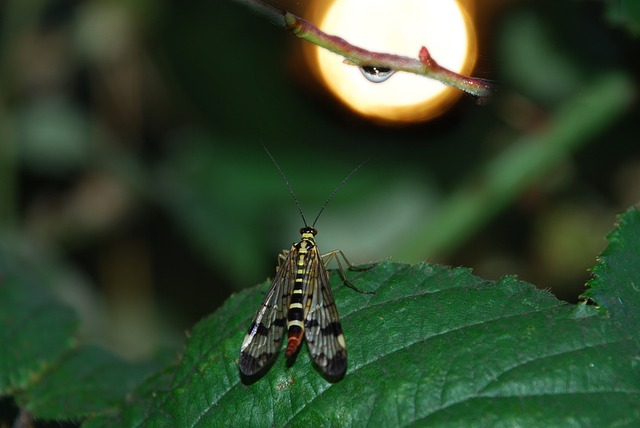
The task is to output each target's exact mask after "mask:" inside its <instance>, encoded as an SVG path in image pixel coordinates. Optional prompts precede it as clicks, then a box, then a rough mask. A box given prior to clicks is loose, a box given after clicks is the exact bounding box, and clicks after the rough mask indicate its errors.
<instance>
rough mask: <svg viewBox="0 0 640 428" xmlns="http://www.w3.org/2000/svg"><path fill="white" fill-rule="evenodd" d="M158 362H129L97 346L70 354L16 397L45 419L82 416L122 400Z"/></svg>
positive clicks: (106, 408) (30, 410)
mask: <svg viewBox="0 0 640 428" xmlns="http://www.w3.org/2000/svg"><path fill="white" fill-rule="evenodd" d="M157 369H158V365H156V364H153V363H149V364H129V363H127V362H125V361H123V360H122V359H121V358H119V357H117V356H115V355H113V354H111V353H110V352H108V351H106V350H104V349H102V348H97V347H88V346H87V347H81V348H79V349H77V350H75V351H73V352H72V353H70V354H68V355H66V356H65V357H64V358H62V360H61V361H59V362H58V363H57V364H56V366H55V367H53V368H52V369H51V370H49V371H47V372H46V373H44V374H43V375H42V377H40V378H39V379H37V381H36V382H34V384H33V385H31V386H30V387H29V388H27V389H26V390H25V391H23V392H20V393H19V394H17V399H16V401H17V402H18V404H19V405H21V406H24V408H25V409H27V410H28V411H29V412H31V413H32V414H34V415H37V416H38V417H39V418H45V419H79V418H82V417H86V416H89V415H92V414H96V413H102V412H105V411H106V410H109V409H110V408H112V407H115V406H116V405H117V404H120V403H121V402H122V401H123V399H124V397H125V396H126V394H127V393H128V392H129V391H130V390H131V389H133V388H134V387H135V386H136V385H137V384H138V383H140V382H141V381H142V380H143V379H144V377H146V376H147V374H148V373H150V372H151V371H152V370H157Z"/></svg>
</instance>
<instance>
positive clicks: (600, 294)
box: [584, 208, 640, 339]
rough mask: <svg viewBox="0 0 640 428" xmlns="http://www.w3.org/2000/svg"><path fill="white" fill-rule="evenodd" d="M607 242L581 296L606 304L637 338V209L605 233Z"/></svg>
mask: <svg viewBox="0 0 640 428" xmlns="http://www.w3.org/2000/svg"><path fill="white" fill-rule="evenodd" d="M607 239H608V241H609V246H608V247H607V248H606V249H605V250H604V251H603V252H602V254H601V255H600V257H599V263H598V265H597V266H596V267H595V268H594V269H593V275H594V278H593V279H592V280H591V281H589V283H588V286H589V289H588V290H587V291H586V292H585V293H584V297H588V298H591V299H593V301H595V302H596V303H597V304H598V305H600V306H602V307H604V308H606V309H607V310H608V311H609V313H610V315H611V317H612V318H614V319H616V320H617V321H618V322H620V324H621V325H622V326H624V327H625V328H627V329H628V331H629V332H631V333H632V334H634V335H635V336H636V337H637V338H639V339H640V292H639V291H640V211H639V210H638V208H631V209H630V210H628V211H627V212H626V213H624V214H623V215H621V216H620V221H619V226H618V228H616V229H615V230H614V231H613V232H611V234H609V236H608V237H607Z"/></svg>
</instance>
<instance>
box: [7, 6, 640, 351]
mask: <svg viewBox="0 0 640 428" xmlns="http://www.w3.org/2000/svg"><path fill="white" fill-rule="evenodd" d="M276 3H278V4H282V3H283V2H276ZM636 3H637V2H634V1H633V0H629V1H622V0H621V1H609V2H555V1H551V0H548V1H524V0H522V1H518V2H505V1H499V0H494V1H487V2H482V4H481V5H478V6H477V8H476V13H477V21H478V25H479V28H478V35H479V38H480V40H479V42H480V48H481V52H480V54H481V60H480V64H479V65H478V67H477V71H476V74H477V75H479V76H480V77H486V78H489V79H493V80H495V81H496V83H497V86H498V87H499V91H498V93H497V95H496V96H495V97H494V99H493V100H492V102H491V103H490V104H489V105H487V106H483V107H479V106H477V105H475V103H474V100H473V99H472V98H470V97H465V98H463V99H462V100H461V101H460V102H459V103H458V105H457V106H456V107H455V108H454V109H452V110H451V111H449V112H448V113H447V114H445V115H444V116H442V117H441V118H440V119H438V120H436V121H433V122H430V123H425V124H418V125H413V126H409V127H404V128H381V127H379V126H376V125H374V124H371V123H368V122H366V121H365V120H364V119H361V118H358V117H355V116H353V115H352V114H351V113H350V112H349V111H347V110H346V109H345V108H344V107H342V106H340V105H338V104H337V103H336V102H335V100H333V99H328V98H327V95H326V94H325V93H324V91H323V89H322V88H321V87H320V84H319V83H318V82H317V81H314V80H313V79H312V78H311V77H310V74H311V73H309V71H308V70H306V69H305V66H304V64H303V63H302V61H301V58H300V56H299V54H298V51H297V50H296V47H297V45H298V44H299V43H302V42H301V41H299V40H296V39H295V38H294V37H293V36H291V35H290V34H287V33H286V32H284V31H283V30H282V29H280V28H277V27H274V26H271V25H270V24H269V22H267V21H266V20H264V19H262V18H261V17H259V16H256V15H254V14H252V13H251V12H250V10H249V9H248V8H246V7H245V6H244V5H242V4H240V3H239V2H230V1H210V0H209V1H205V0H195V1H190V2H168V1H155V2H151V1H145V2H139V1H138V2H134V1H119V2H107V1H99V0H93V1H85V2H74V1H71V0H40V1H30V2H25V1H19V0H9V1H6V2H4V3H2V5H1V6H0V9H1V10H0V12H1V13H0V20H1V21H0V225H1V227H2V237H3V238H2V239H3V240H4V242H7V243H11V246H10V247H11V248H26V249H27V251H28V252H30V253H31V254H33V255H35V257H36V258H38V257H42V260H45V259H46V260H47V262H46V263H43V265H46V266H48V267H49V268H50V269H53V270H63V271H73V272H75V273H74V278H76V279H78V278H79V279H78V281H77V282H78V284H81V285H80V286H79V287H72V288H68V287H65V285H66V282H65V281H54V284H53V286H54V287H57V289H58V290H59V291H60V292H61V293H62V294H65V293H66V294H69V295H70V296H69V297H68V298H66V300H68V301H72V302H74V303H73V304H74V306H75V307H76V309H77V310H78V311H79V312H80V313H81V314H84V315H83V317H84V323H83V324H89V325H95V326H100V327H99V328H96V330H94V331H93V334H96V335H99V336H100V339H99V341H102V342H106V343H108V344H110V345H111V346H113V347H114V348H115V349H117V350H118V351H119V352H122V353H125V354H128V355H129V356H134V357H139V356H141V355H148V353H149V352H151V350H152V349H153V348H154V347H155V346H157V345H158V343H174V342H175V341H176V338H178V339H180V338H181V332H182V330H183V329H185V328H186V327H188V326H190V325H191V324H192V323H193V322H194V321H195V320H197V319H199V318H201V317H202V316H204V315H205V314H207V313H209V312H211V311H212V310H214V309H215V308H216V307H218V306H219V305H221V304H222V302H223V301H224V300H225V299H226V297H228V295H229V294H230V293H232V292H233V291H236V290H239V289H240V288H243V287H247V286H250V285H252V284H255V283H258V282H261V281H262V280H264V279H265V277H267V276H269V275H273V272H274V266H275V261H276V254H277V252H278V251H280V250H281V249H282V248H287V247H288V246H289V245H290V244H291V242H293V241H294V240H296V239H298V233H297V230H298V228H299V227H300V226H301V220H300V218H299V216H298V213H297V210H296V208H295V205H294V203H293V201H292V200H291V197H290V195H289V192H288V191H287V189H286V187H285V186H284V184H283V183H282V180H281V178H280V176H279V175H278V173H277V171H276V170H275V168H274V167H273V165H272V164H271V163H270V161H269V159H268V158H267V156H266V155H265V154H264V152H263V150H262V147H261V143H264V144H265V145H267V146H268V147H269V148H270V150H271V151H272V152H273V153H274V155H275V156H276V158H277V159H278V160H279V162H280V164H281V165H282V168H283V169H284V171H285V173H286V174H287V176H288V179H289V181H290V182H291V184H292V186H293V188H294V190H295V191H296V193H297V195H298V198H299V199H300V201H301V203H302V206H303V209H304V210H305V214H306V216H307V218H308V219H312V218H313V217H315V214H316V213H317V210H318V209H319V208H320V206H321V205H322V203H323V201H324V200H325V199H326V198H327V196H328V195H329V194H330V193H331V191H332V190H333V189H334V188H335V186H336V185H337V184H338V183H339V182H340V180H342V179H343V177H344V176H345V175H346V174H347V173H348V172H349V171H350V170H351V169H352V168H353V167H354V166H355V165H357V164H359V163H360V162H361V161H362V160H364V159H366V158H369V157H371V158H372V160H371V162H370V163H369V164H368V165H367V166H366V167H365V168H363V169H362V170H361V171H359V172H358V173H357V174H356V175H355V176H354V177H352V178H351V179H350V181H349V182H348V183H347V185H345V186H344V187H343V188H342V189H341V191H340V192H339V193H338V195H336V197H335V198H334V199H333V200H332V202H331V204H330V206H329V207H328V208H327V210H326V212H325V213H324V214H323V216H322V218H321V219H320V220H319V222H318V229H319V234H318V243H319V245H320V248H321V249H323V250H324V251H327V250H331V249H334V248H341V249H343V250H344V251H345V252H346V253H347V255H348V256H349V257H350V259H352V260H353V261H354V262H366V261H369V260H381V259H384V258H386V257H393V256H396V255H397V254H398V253H399V252H401V251H402V252H403V253H402V254H403V257H402V260H399V261H408V262H414V261H417V260H421V259H425V258H427V259H429V260H431V261H434V262H438V263H446V264H452V265H464V266H469V267H472V268H473V269H474V270H475V272H476V273H477V274H478V275H480V276H482V277H486V278H488V279H497V278H499V277H501V276H503V275H505V274H518V275H519V276H520V277H522V278H523V279H525V280H528V281H530V282H533V283H535V284H538V285H539V286H541V287H545V288H546V287H550V288H552V290H553V291H554V293H556V295H558V296H560V297H562V298H565V299H569V300H575V299H576V298H577V296H578V295H579V294H580V293H581V291H582V288H583V284H584V283H585V281H586V280H587V279H588V278H589V274H588V272H587V268H588V267H589V266H592V265H593V261H594V259H595V257H596V255H597V254H598V253H599V251H601V250H602V248H604V245H605V241H604V235H605V233H606V231H608V230H610V229H611V226H612V224H613V222H614V219H615V213H617V212H620V211H622V210H624V209H625V208H626V207H628V206H629V205H632V204H635V203H637V201H638V199H640V149H639V147H638V145H637V140H638V128H637V123H638V121H639V120H640V117H639V116H640V109H638V108H637V101H636V99H635V97H636V92H635V91H636V87H637V83H638V76H639V70H640V58H639V57H638V55H637V52H638V50H639V45H638V44H639V41H638V39H637V37H635V36H634V34H637V23H638V11H637V6H636ZM298 7H300V6H298ZM634 29H635V30H634ZM607 76H616V79H617V80H615V79H614V80H615V81H616V82H623V84H622V85H612V86H611V89H610V91H609V90H608V89H607V88H608V87H607V86H603V87H600V86H598V83H597V82H603V78H605V79H604V81H606V77H607ZM594 88H604V89H603V90H604V91H608V92H607V94H608V98H607V99H608V100H609V101H610V103H609V104H599V103H598V101H597V100H595V101H593V100H592V101H591V103H590V104H585V103H584V102H582V100H583V98H580V96H581V95H583V94H585V93H591V92H590V91H591V90H593V89H594ZM621 88H625V89H623V90H622V91H621ZM567 106H568V107H567ZM573 106H575V108H576V110H572V108H573ZM567 108H568V109H569V113H572V114H563V112H566V111H567ZM577 109H586V110H587V111H588V112H589V115H588V116H585V117H588V119H585V120H584V121H582V123H581V121H580V120H575V118H576V115H579V114H580V111H581V110H577ZM567 118H571V120H570V121H569V120H568V119H567ZM566 119H567V120H566ZM587 122H588V123H587ZM556 125H558V126H557V127H554V126H556ZM549 129H556V130H557V129H560V130H563V131H562V133H561V135H560V137H558V138H560V139H561V138H564V137H566V136H567V135H571V136H573V137H572V138H575V139H576V141H575V144H572V145H571V146H570V147H569V148H567V149H566V150H565V151H564V152H562V153H560V154H559V155H558V156H557V157H555V158H554V159H553V161H552V162H551V161H549V162H548V163H546V164H543V165H542V167H541V169H540V171H541V172H540V174H538V175H536V176H534V177H532V178H529V179H528V180H525V181H522V182H520V184H519V186H518V187H516V188H515V190H513V189H512V190H511V191H510V192H509V193H508V194H507V193H497V194H496V193H493V192H494V190H495V191H496V192H501V191H503V190H501V189H500V188H499V187H498V188H487V187H483V184H484V183H485V181H484V178H485V177H486V176H487V174H489V176H497V177H499V176H500V173H501V172H502V171H503V170H502V169H501V168H503V167H504V166H505V165H504V164H501V162H497V161H495V159H501V156H502V155H504V154H505V153H509V151H510V150H514V149H517V148H518V147H519V146H520V145H521V144H522V142H523V141H525V142H532V141H533V142H534V143H536V142H539V143H540V144H547V147H550V149H553V147H554V144H553V143H554V141H557V140H554V138H556V136H557V135H556V134H553V133H549V132H548V131H549ZM552 136H553V138H551V137H552ZM507 159H508V158H507ZM520 160H521V161H522V160H523V159H522V158H520ZM525 160H526V159H525ZM475 186H477V188H478V189H480V190H483V191H486V190H487V189H490V190H491V192H487V193H486V194H485V193H482V192H478V193H474V192H473V189H474V188H475ZM461 189H462V191H461ZM466 192H471V193H466ZM460 194H463V195H467V194H471V195H472V196H474V197H478V198H485V195H486V197H487V198H492V197H494V198H498V199H499V200H500V201H501V203H500V204H499V205H496V204H494V203H493V202H492V201H493V199H482V201H484V202H485V203H479V204H477V205H473V204H472V205H469V204H465V203H461V204H456V203H451V201H452V199H451V197H450V196H449V195H460ZM478 195H480V196H478ZM498 199H496V200H498ZM482 201H480V202H482ZM454 202H455V201H454ZM478 207H480V209H478ZM476 209H477V211H476ZM461 218H462V219H464V221H465V223H464V224H465V225H466V226H465V227H464V228H460V227H458V229H452V230H454V231H455V232H456V234H455V236H453V235H451V236H449V237H447V236H445V237H444V238H442V239H443V242H448V245H444V246H443V247H439V248H437V247H434V249H433V250H429V251H427V250H426V249H425V248H426V247H420V246H414V245H407V243H410V242H412V240H414V241H415V237H416V236H415V231H416V230H417V229H420V228H422V227H424V226H425V225H429V224H431V222H433V221H434V219H436V220H438V219H444V220H443V221H445V220H446V221H454V220H456V219H461ZM431 227H433V228H434V230H440V229H441V227H440V223H434V224H433V225H432V226H431ZM460 231H462V232H460ZM449 238H450V239H449ZM454 238H455V240H454ZM439 239H440V238H439ZM420 241H421V240H420ZM79 289H82V290H83V291H78V290H79ZM78 293H87V294H89V295H90V296H89V297H87V298H86V299H75V298H74V296H77V294H78ZM87 301H91V302H94V305H96V306H97V307H100V308H104V311H102V310H96V311H94V310H87V308H86V307H84V306H85V305H86V302H87Z"/></svg>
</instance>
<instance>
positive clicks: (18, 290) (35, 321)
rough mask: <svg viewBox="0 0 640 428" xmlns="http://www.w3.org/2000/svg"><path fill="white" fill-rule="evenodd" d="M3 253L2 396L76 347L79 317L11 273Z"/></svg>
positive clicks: (0, 286) (0, 294) (0, 279)
mask: <svg viewBox="0 0 640 428" xmlns="http://www.w3.org/2000/svg"><path fill="white" fill-rule="evenodd" d="M6 260H7V258H6V257H5V254H3V253H2V252H1V250H0V344H1V345H0V349H1V351H0V395H4V394H7V393H11V392H13V391H15V390H18V389H21V388H24V387H26V386H27V385H28V384H29V383H30V382H32V381H34V380H35V378H36V377H37V376H38V375H40V374H41V373H42V372H43V371H44V370H46V369H47V368H48V367H49V366H50V365H51V364H52V363H53V362H54V361H55V360H56V359H57V358H59V357H60V356H61V355H62V354H64V353H65V352H67V351H68V350H69V349H70V348H71V347H72V346H73V344H74V342H75V339H74V335H75V332H76V329H77V327H78V317H77V316H76V314H75V313H74V312H73V311H72V310H71V309H70V308H68V307H66V306H64V305H62V304H61V303H60V302H58V301H56V299H55V298H54V296H53V294H52V293H51V291H49V290H47V289H46V288H44V287H41V286H38V285H37V284H35V283H34V282H33V281H32V280H31V279H28V278H27V277H25V276H21V275H18V274H17V273H15V272H13V271H11V270H9V269H8V268H7V266H6Z"/></svg>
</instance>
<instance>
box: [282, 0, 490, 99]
mask: <svg viewBox="0 0 640 428" xmlns="http://www.w3.org/2000/svg"><path fill="white" fill-rule="evenodd" d="M284 20H285V22H286V25H287V28H288V29H289V30H291V31H293V33H294V34H295V35H296V36H298V37H300V38H301V39H304V40H306V41H308V42H311V43H313V44H315V45H318V46H320V47H322V48H325V49H327V50H329V51H331V52H333V53H336V54H338V55H341V56H343V57H345V58H346V59H347V60H348V62H350V63H353V64H355V65H358V66H372V67H382V68H388V69H391V70H395V71H405V72H407V73H414V74H419V75H421V76H425V77H428V78H430V79H434V80H437V81H439V82H441V83H443V84H445V85H447V86H452V87H454V88H458V89H461V90H463V91H465V92H468V93H470V94H472V95H475V96H478V97H487V96H489V95H491V92H492V88H491V85H490V84H489V83H487V82H486V81H485V80H482V79H477V78H475V77H468V76H463V75H462V74H458V73H456V72H453V71H451V70H448V69H446V68H444V67H442V66H441V65H440V64H438V63H437V62H436V61H435V60H434V59H433V58H432V57H431V55H430V54H429V51H428V50H427V48H426V47H424V46H423V47H422V49H420V53H419V59H414V58H409V57H406V56H401V55H394V54H388V53H381V52H371V51H368V50H366V49H363V48H361V47H358V46H355V45H352V44H351V43H349V42H347V41H346V40H344V39H342V38H340V37H338V36H332V35H330V34H327V33H325V32H323V31H322V30H320V29H319V28H318V27H316V26H315V25H313V24H311V23H310V22H308V21H305V20H304V19H302V18H299V17H297V16H295V15H294V14H292V13H289V12H285V14H284Z"/></svg>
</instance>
